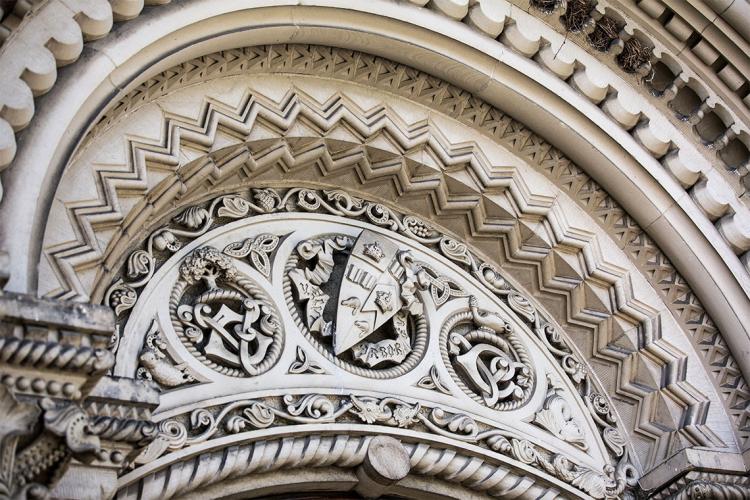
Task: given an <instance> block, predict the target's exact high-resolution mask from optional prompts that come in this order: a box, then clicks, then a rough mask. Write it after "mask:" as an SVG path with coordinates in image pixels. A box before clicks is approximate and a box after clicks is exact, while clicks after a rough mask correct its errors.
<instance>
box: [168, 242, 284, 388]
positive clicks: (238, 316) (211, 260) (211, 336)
mask: <svg viewBox="0 0 750 500" xmlns="http://www.w3.org/2000/svg"><path fill="white" fill-rule="evenodd" d="M170 312H171V315H172V323H173V325H174V328H175V331H176V332H177V334H178V336H179V337H180V339H181V340H182V341H183V343H184V344H185V346H186V347H187V348H188V350H189V351H190V352H191V353H192V354H193V355H195V356H196V357H197V358H198V359H199V360H201V361H202V362H203V363H204V364H206V365H208V366H210V367H211V368H214V369H216V370H217V371H219V372H220V373H224V374H226V375H230V376H235V377H239V376H256V375H259V374H261V373H263V372H265V371H267V370H268V369H269V368H270V367H271V366H273V365H274V364H275V363H276V361H277V360H278V358H279V356H280V354H281V351H282V346H283V331H282V327H281V321H280V319H279V315H278V313H277V311H276V309H275V307H274V305H273V304H272V303H271V301H270V299H269V298H268V297H267V296H266V295H265V293H263V292H262V291H261V290H260V289H259V288H258V287H257V285H255V283H254V282H253V281H252V280H250V279H249V278H247V277H245V276H243V275H241V274H240V273H239V271H238V270H237V268H236V267H235V266H234V263H233V262H232V259H231V258H230V257H228V256H227V255H225V254H223V253H221V252H220V251H219V250H217V249H215V248H213V247H202V248H199V249H197V250H195V251H193V252H192V253H190V254H189V255H188V256H187V257H186V258H185V259H184V260H183V262H182V264H181V265H180V279H179V280H178V281H177V283H176V284H175V286H174V288H173V290H172V295H171V297H170Z"/></svg>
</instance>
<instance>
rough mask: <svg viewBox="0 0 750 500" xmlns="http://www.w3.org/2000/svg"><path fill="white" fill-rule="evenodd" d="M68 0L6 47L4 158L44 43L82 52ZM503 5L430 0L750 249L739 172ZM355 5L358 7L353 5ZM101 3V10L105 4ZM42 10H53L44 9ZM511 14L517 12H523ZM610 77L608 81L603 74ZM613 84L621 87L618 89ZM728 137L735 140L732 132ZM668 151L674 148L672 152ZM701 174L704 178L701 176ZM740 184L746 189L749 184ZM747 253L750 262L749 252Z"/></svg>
mask: <svg viewBox="0 0 750 500" xmlns="http://www.w3.org/2000/svg"><path fill="white" fill-rule="evenodd" d="M66 1H71V2H72V4H71V5H74V6H75V8H73V9H72V10H69V12H70V13H71V14H73V13H79V14H80V15H76V16H75V19H77V20H79V22H80V23H81V24H82V25H84V26H87V27H88V24H92V25H94V26H96V29H92V28H87V29H89V31H90V33H92V34H91V35H90V36H97V33H99V32H100V31H102V29H103V28H102V26H103V25H106V23H101V22H93V21H92V19H98V18H97V17H96V16H93V15H92V14H91V13H90V11H91V10H92V9H91V7H90V6H88V7H89V9H88V10H87V9H85V8H84V7H82V6H80V5H78V4H77V3H75V2H73V0H66ZM99 1H101V0H99ZM62 2H63V0H51V1H50V2H48V3H45V4H44V5H43V6H42V7H40V8H39V9H38V11H39V14H36V15H32V16H29V18H28V21H26V20H25V21H24V23H26V22H28V24H29V26H31V25H32V24H34V23H36V24H38V25H39V26H35V28H33V29H32V28H31V27H29V28H27V29H22V30H19V31H18V33H17V34H16V36H15V37H12V38H11V39H9V41H8V43H6V44H4V45H3V47H2V49H0V67H8V68H15V70H14V71H10V72H8V73H7V74H8V75H10V76H9V81H8V82H7V83H3V85H1V86H0V88H1V89H8V91H9V93H7V95H6V96H4V97H2V98H1V99H0V101H5V102H4V103H3V110H4V114H5V117H4V119H3V120H0V137H1V138H0V160H2V162H0V163H6V164H7V163H9V162H10V161H11V160H12V157H13V156H14V154H15V139H14V136H13V129H20V128H22V127H24V126H26V125H27V124H28V122H29V120H30V118H31V116H32V115H33V94H34V93H43V92H46V91H47V90H48V89H49V88H50V87H51V85H52V84H53V83H54V80H55V78H56V70H55V63H56V60H55V58H54V57H52V56H51V54H52V52H50V51H49V50H48V49H47V48H46V47H44V46H43V45H44V44H45V43H46V44H47V45H48V46H51V47H53V48H55V49H57V48H58V47H63V48H64V49H65V50H63V49H57V51H58V52H64V53H65V54H68V55H69V54H70V53H73V54H75V55H76V56H77V54H78V53H79V52H80V49H79V46H80V35H78V33H79V32H78V29H77V28H76V26H77V25H75V24H73V21H72V19H71V21H70V23H67V24H66V23H65V22H58V21H57V18H58V17H59V16H60V15H61V14H60V9H62V10H63V11H65V10H66V9H67V7H62V5H63V4H62ZM417 3H423V2H421V1H420V2H417ZM96 5H97V6H98V7H99V8H105V7H103V6H102V5H100V4H99V3H97V4H96ZM115 5H116V6H117V9H120V14H119V17H120V18H123V19H126V18H129V17H133V16H135V15H137V14H138V13H139V12H140V8H141V6H142V3H141V2H140V1H136V0H122V1H118V2H117V3H116V4H115ZM126 6H127V7H126ZM503 6H504V7H506V8H509V7H510V4H506V2H505V1H504V0H493V2H481V3H477V4H476V5H474V6H473V7H472V8H471V10H470V11H469V9H468V5H467V4H466V2H462V1H458V0H456V1H454V0H433V1H431V2H430V7H431V8H432V9H433V10H435V11H437V12H439V13H440V14H443V15H446V16H447V17H449V18H452V19H458V20H461V19H465V21H466V22H467V23H468V24H469V25H472V26H476V27H479V29H480V30H483V32H485V33H489V34H490V35H491V36H492V37H493V38H494V37H495V36H497V34H498V33H500V31H502V42H503V43H508V44H509V45H510V46H511V47H513V48H514V49H515V50H517V51H518V52H519V53H521V54H523V55H524V56H526V57H529V58H531V57H536V59H538V60H539V61H541V62H542V64H544V65H545V67H546V68H547V69H549V70H550V71H552V72H553V73H554V74H556V75H557V76H559V77H560V78H563V79H568V78H570V79H571V82H572V84H573V85H574V87H575V88H576V89H577V90H579V91H581V92H582V93H583V94H584V95H586V97H587V98H588V99H590V100H592V101H593V102H595V103H597V104H601V106H602V107H603V108H604V109H605V111H607V112H608V113H609V114H610V115H611V116H612V117H614V119H615V120H616V121H617V122H618V124H619V125H620V126H622V127H623V128H624V129H625V130H626V131H627V130H630V129H632V130H631V132H632V134H633V136H634V137H635V138H636V140H638V141H639V142H640V143H641V144H642V145H643V146H644V147H645V148H646V150H648V151H649V153H650V154H651V155H653V156H654V157H655V158H657V159H660V158H661V159H662V164H663V165H664V166H665V168H667V170H669V171H670V172H671V173H672V174H673V175H674V176H675V177H676V178H677V179H678V180H679V181H680V182H681V183H682V184H683V185H684V186H685V187H693V186H694V198H695V200H696V202H697V203H698V204H699V206H700V207H701V208H702V210H703V211H704V212H705V213H706V214H707V216H708V217H709V218H710V219H711V220H717V222H716V226H717V228H718V229H719V231H720V233H721V234H722V235H723V236H724V238H725V239H726V240H727V242H728V243H729V245H730V247H731V248H732V249H733V250H734V251H735V252H736V253H738V254H742V253H745V252H746V251H747V250H749V249H750V224H748V222H747V221H748V220H749V219H750V209H748V207H747V206H746V205H745V203H744V202H743V201H742V200H741V199H740V198H739V197H737V196H736V195H735V191H736V190H738V189H740V188H739V187H738V186H732V185H730V182H731V181H732V179H733V178H734V176H733V174H730V175H728V176H727V175H725V174H726V173H725V172H723V169H715V168H714V167H713V166H712V165H711V162H710V161H708V160H707V159H706V157H705V156H704V154H703V152H701V151H699V150H698V149H697V148H696V147H695V145H694V144H693V141H692V139H688V138H686V137H685V136H684V135H683V134H682V132H681V131H680V130H679V129H678V128H677V127H676V126H675V125H674V124H673V123H672V121H671V118H669V117H665V116H664V115H663V114H662V113H661V112H660V110H658V109H656V107H655V106H653V105H652V104H650V103H649V102H647V101H645V100H640V101H639V100H638V99H635V98H634V94H637V92H635V91H634V90H633V89H632V88H631V87H630V85H629V84H628V83H627V82H625V81H624V80H623V79H622V78H621V77H620V76H619V75H617V74H615V73H612V72H611V71H609V70H608V69H607V67H606V66H605V65H603V64H602V63H600V62H599V61H598V60H596V59H595V58H593V57H591V56H590V55H589V54H587V53H586V51H585V50H584V49H581V48H580V47H578V46H576V45H574V44H569V45H567V46H566V47H570V51H568V49H566V50H565V51H564V52H565V57H567V60H566V59H564V57H563V56H560V57H556V56H557V55H558V54H557V49H558V48H559V47H560V46H561V45H563V44H564V43H565V41H566V37H563V36H562V35H561V34H559V33H557V32H556V31H554V30H551V29H549V28H548V27H547V25H545V24H544V23H543V22H542V21H539V20H538V19H536V18H534V17H533V16H530V15H528V14H526V13H524V12H523V11H521V10H519V9H509V19H512V21H513V23H510V22H508V25H509V28H508V29H507V30H503V27H504V26H505V24H506V20H505V17H506V16H505V15H504V14H502V11H501V10H499V9H500V8H501V7H503ZM347 7H351V6H350V5H348V4H347ZM407 8H408V7H406V6H404V5H396V4H388V9H393V10H394V12H395V10H396V9H407ZM55 9H57V10H55ZM117 9H116V10H117ZM93 10H94V11H96V12H97V13H98V14H100V16H99V17H101V11H97V10H96V9H93ZM42 12H44V13H46V14H45V15H42V14H41V13H42ZM45 16H46V17H45ZM511 16H515V17H516V19H513V18H512V17H511ZM63 17H64V16H63ZM105 17H106V16H105ZM53 18H54V19H55V21H54V29H53V28H50V26H53V24H52V22H51V19H53ZM87 23H88V24H87ZM64 27H67V28H68V29H70V30H72V33H74V34H73V35H71V34H68V33H66V34H60V33H59V30H63V29H64ZM108 29H109V28H107V30H108ZM50 30H53V33H55V36H58V38H60V39H61V40H69V39H71V38H73V39H75V42H73V43H72V44H67V45H66V44H64V43H58V42H57V39H56V38H54V36H52V37H51V35H50V34H49V33H50ZM54 30H58V32H55V31H54ZM97 30H98V31H97ZM105 32H106V30H105ZM27 35H28V37H30V38H31V39H30V40H28V41H27V40H23V37H24V36H27ZM15 38H18V39H19V42H18V43H13V42H14V40H15ZM547 39H549V40H551V42H550V45H546V44H543V43H542V41H543V40H545V41H546V40H547ZM42 42H43V43H42ZM543 45H544V47H543ZM28 46H31V47H38V53H37V52H34V51H33V50H27V49H26V47H28ZM70 47H73V48H70ZM20 50H23V54H24V56H19V55H18V51H20ZM53 52H54V51H53ZM30 53H31V54H34V55H35V57H34V58H33V59H32V60H28V59H26V57H27V54H30ZM5 54H7V56H6V58H7V59H9V61H8V62H7V63H6V62H5V60H4V58H3V56H4V55H5ZM74 58H75V57H73V59H74ZM674 59H676V58H674ZM58 60H59V61H62V62H64V61H66V60H68V59H65V57H62V56H59V57H58ZM19 61H20V62H19ZM545 61H547V62H546V63H545ZM576 68H579V69H576ZM684 72H685V71H683V73H684ZM19 75H20V76H19ZM602 79H603V80H604V82H602V81H600V80H602ZM610 89H612V90H615V92H610ZM0 96H2V94H0ZM727 109H729V108H727ZM639 120H641V121H640V125H638V126H635V127H634V125H636V123H639ZM734 127H735V128H740V129H742V131H743V133H744V134H745V135H747V126H746V125H745V126H744V129H743V128H742V127H743V122H742V121H740V120H736V122H735V125H734ZM725 139H726V140H729V139H728V137H726V138H725ZM723 141H724V139H722V141H719V143H722V144H723ZM675 147H676V149H677V150H675ZM670 150H671V152H670ZM668 152H670V153H669V154H667V153H668ZM701 179H703V181H702V182H699V181H700V180H701ZM740 191H741V192H743V191H744V188H742V189H740ZM745 260H746V261H747V258H745ZM746 264H747V262H746Z"/></svg>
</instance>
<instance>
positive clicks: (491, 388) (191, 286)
mask: <svg viewBox="0 0 750 500" xmlns="http://www.w3.org/2000/svg"><path fill="white" fill-rule="evenodd" d="M267 214H274V217H273V218H271V217H267V216H264V217H257V216H259V215H267ZM280 227H283V232H281V231H280V230H279V228H280ZM166 235H171V236H169V237H167V236H166ZM167 264H168V265H167ZM131 270H133V272H132V273H131V272H130V271H131ZM146 276H151V277H150V278H149V280H148V283H145V282H144V284H139V280H143V279H144V278H145V277H146ZM121 283H125V284H127V285H128V286H131V288H132V289H133V290H135V292H136V300H135V302H136V303H135V305H134V306H133V307H131V308H129V309H125V310H123V311H121V313H120V314H119V316H118V324H119V325H122V326H123V331H124V332H125V334H124V336H123V339H124V340H123V342H121V347H120V350H119V351H118V352H117V356H118V362H119V360H121V359H126V360H132V359H134V360H135V364H132V363H133V362H131V361H128V363H131V364H130V365H128V368H127V370H132V371H131V372H128V373H132V372H133V371H138V364H140V369H141V370H140V372H141V373H142V375H143V376H144V377H145V378H148V376H149V375H150V377H151V379H152V380H153V381H154V382H157V383H159V385H161V386H162V388H164V389H168V390H167V391H166V393H165V394H164V396H165V397H166V398H168V399H167V400H168V401H169V404H170V406H168V408H169V410H168V411H169V416H168V417H167V418H165V419H164V420H163V421H161V422H160V423H159V424H158V425H159V434H158V436H157V437H156V439H154V441H153V444H152V445H151V446H150V447H149V449H148V450H147V451H146V452H144V454H143V455H142V456H140V457H139V459H138V463H140V464H145V463H148V462H151V461H154V460H166V461H169V460H170V458H168V457H166V454H169V453H170V452H174V451H178V450H182V449H184V448H189V447H193V446H196V445H201V446H203V445H202V443H205V442H206V441H208V440H214V439H217V438H223V437H231V435H234V434H239V433H245V432H253V431H260V430H266V429H269V428H272V427H275V426H280V427H281V426H284V427H287V426H290V425H307V424H326V425H329V424H330V425H334V424H345V425H354V424H356V425H360V426H367V425H374V426H385V427H391V428H396V429H408V430H409V431H410V432H412V431H413V432H422V433H427V434H429V435H433V437H434V436H436V435H437V436H442V437H445V438H448V439H451V440H457V441H458V442H461V443H471V444H473V445H476V446H479V447H484V448H486V449H488V450H491V451H492V452H496V453H500V454H502V455H504V456H506V457H508V458H510V459H512V460H517V461H521V462H522V463H525V464H527V465H530V466H532V467H534V468H536V469H538V470H541V471H544V472H545V473H546V474H549V475H550V476H552V477H553V478H555V480H557V481H563V482H565V483H566V484H567V485H569V487H571V488H577V489H579V490H580V491H583V492H586V493H587V494H588V495H590V496H592V497H595V498H614V497H617V495H618V494H619V493H618V492H622V491H623V490H624V489H625V488H627V487H629V486H630V485H631V483H632V482H633V475H634V469H633V468H632V467H631V465H630V458H631V457H630V455H629V451H628V447H627V446H626V444H625V442H624V439H623V437H622V434H620V433H619V431H618V426H617V419H616V418H615V415H614V413H613V412H612V411H611V410H610V409H609V408H608V407H605V406H606V405H603V404H602V403H601V402H600V401H599V398H601V394H602V393H601V392H600V390H598V389H597V386H596V385H595V382H594V380H593V379H591V377H590V376H589V375H588V373H587V372H586V370H585V369H584V366H583V365H582V364H581V362H580V361H578V355H577V353H576V352H575V351H574V350H573V349H572V348H571V346H570V344H568V343H567V340H566V337H565V336H564V335H563V334H562V333H561V332H560V331H559V330H558V327H556V326H555V325H554V324H553V323H552V322H551V321H550V320H549V319H547V318H546V317H545V315H544V314H543V313H542V311H541V310H540V309H538V308H537V306H536V305H535V304H534V303H532V301H531V300H530V299H529V298H527V297H526V296H525V295H523V294H522V293H520V292H519V291H518V290H516V289H515V288H514V286H513V285H512V284H511V283H510V282H509V281H508V280H507V279H506V278H505V277H503V275H502V273H501V271H500V270H499V269H497V268H495V267H493V266H492V265H491V264H489V263H487V262H484V261H483V260H481V259H480V258H479V257H478V256H477V255H476V254H474V253H473V252H472V251H470V250H469V248H468V247H467V245H466V244H464V243H462V242H459V241H457V240H455V239H452V238H451V237H450V236H446V235H444V234H440V233H438V232H437V231H436V230H435V229H433V228H432V227H431V226H430V225H429V224H427V223H426V222H424V221H422V220H421V219H418V218H417V217H415V216H410V215H401V214H398V213H396V212H395V211H394V210H392V209H390V208H388V207H386V206H384V205H380V204H376V203H371V202H368V201H365V200H362V199H359V198H355V197H353V196H351V195H349V194H347V193H344V192H342V191H335V190H331V191H321V190H313V189H306V188H279V189H274V188H270V187H264V188H255V189H252V190H248V191H245V192H238V193H237V194H232V195H223V196H221V197H219V198H216V199H214V200H211V201H206V202H204V203H202V204H200V205H196V206H195V207H192V209H185V210H183V211H182V212H180V214H179V215H178V216H177V217H176V218H175V219H173V220H172V222H171V223H169V224H168V225H165V226H163V227H160V228H157V229H155V230H154V231H153V232H152V233H151V235H150V236H149V237H148V239H147V241H146V242H145V244H144V247H143V248H139V249H136V250H135V251H133V252H132V253H131V254H130V258H128V259H126V262H124V263H123V271H122V272H121V273H120V275H119V276H118V277H117V278H115V280H114V281H113V284H112V288H111V290H113V291H114V290H115V289H116V287H118V286H120V284H121ZM113 296H114V294H110V295H109V299H111V298H112V297H113ZM160 297H161V299H160ZM279 299H282V300H283V302H284V306H285V309H282V310H279V309H278V308H277V305H276V304H278V303H279ZM113 305H114V304H113ZM131 314H132V315H133V316H132V318H131ZM287 314H288V315H289V316H287ZM285 317H289V318H290V320H288V322H287V323H286V324H285V326H284V328H283V329H282V328H281V322H282V318H285ZM148 318H155V319H156V321H161V322H162V323H161V325H162V326H163V328H157V325H158V324H157V323H156V321H152V323H148ZM131 319H132V321H130V320H131ZM430 335H432V336H433V337H432V338H430ZM285 343H287V344H288V347H287V351H288V352H286V353H284V354H285V357H284V358H283V359H284V360H285V361H284V366H276V365H277V364H278V363H277V362H278V361H279V360H280V359H282V350H283V349H284V345H285ZM311 349H313V350H311ZM315 351H317V354H316V352H315ZM430 352H432V353H435V355H436V356H435V357H434V358H431V359H425V357H426V356H427V355H428V353H430ZM438 353H440V354H438ZM201 364H202V365H203V366H201ZM131 367H132V368H131ZM206 367H208V368H210V369H211V370H207V369H206ZM412 370H414V371H415V372H417V373H410V372H411V371H412ZM267 372H268V373H267ZM122 373H125V369H123V372H122ZM546 373H552V374H554V375H555V377H556V380H558V379H561V381H560V382H559V383H558V384H553V385H550V384H548V383H546V380H545V378H544V374H546ZM147 374H148V375H147ZM328 374H332V375H335V376H318V375H328ZM222 375H225V376H227V375H228V376H229V377H232V379H231V380H227V378H226V377H222ZM302 376H308V377H309V380H310V381H313V380H314V381H315V386H316V387H315V388H314V389H313V390H311V394H306V395H302V394H298V395H296V396H291V395H288V394H287V393H288V392H289V389H288V388H289V387H299V386H298V385H296V384H299V383H300V381H301V380H302ZM200 377H204V378H203V379H202V378H200ZM248 377H254V380H253V381H247V380H243V379H245V378H248ZM344 377H346V380H347V384H348V383H349V382H351V384H352V385H351V386H343V387H345V388H346V392H345V393H343V394H342V393H341V392H338V393H335V395H334V394H331V393H330V390H332V389H331V384H332V383H334V384H339V383H340V381H341V380H342V378H344ZM397 377H404V379H403V380H404V381H406V384H394V388H395V387H399V388H398V389H397V390H396V391H395V393H393V394H391V393H388V392H387V391H385V393H383V392H384V391H381V392H380V393H373V392H371V391H372V390H373V388H376V387H378V386H377V385H373V382H372V380H366V379H379V380H383V379H395V378H397ZM191 378H193V379H195V380H191ZM194 382H201V386H200V389H201V391H205V392H206V394H203V396H200V397H201V398H202V400H203V399H205V401H194V402H191V403H190V404H186V401H187V400H189V399H190V397H189V396H188V391H191V390H192V389H193V388H192V387H190V386H189V385H188V384H191V383H194ZM204 382H205V383H204ZM258 384H263V385H258ZM310 385H312V384H310ZM384 385H388V383H387V382H386V383H385V384H384ZM259 387H260V388H261V389H262V391H260V392H259V389H258V388H259ZM340 387H341V386H339V390H340ZM377 390H380V389H377ZM183 391H184V392H183ZM327 391H328V392H327ZM427 391H433V392H432V394H430V393H429V392H427ZM318 392H319V393H320V394H318ZM202 393H203V392H202ZM236 394H242V396H240V397H235V395H236ZM284 394H286V396H284ZM378 394H380V395H378ZM173 396H174V397H173ZM170 398H171V399H170ZM209 401H210V402H209ZM435 401H440V402H441V405H442V404H445V406H438V405H437V404H436V403H435ZM606 402H607V401H606V400H605V403H606ZM188 407H189V408H190V409H189V410H187V409H186V408H188ZM456 408H461V411H457V410H455V409H456ZM511 411H512V412H515V413H514V414H513V415H514V416H513V417H512V418H514V419H515V418H516V416H518V418H517V420H514V421H513V422H512V423H511V422H505V421H504V417H505V416H504V415H501V414H500V413H499V412H511ZM589 415H590V416H589ZM173 417H174V418H173ZM284 432H286V431H284ZM295 432H296V431H295ZM303 432H304V431H303ZM597 433H599V435H598V436H597V435H596V434H597ZM441 439H442V438H441ZM193 449H194V450H195V449H198V448H193ZM160 457H164V458H160ZM602 460H603V464H606V466H607V467H606V468H600V466H599V465H598V464H600V463H602Z"/></svg>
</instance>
